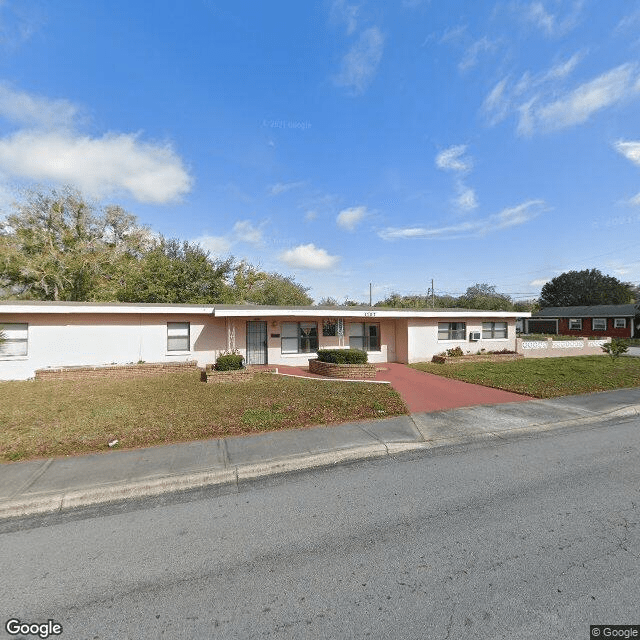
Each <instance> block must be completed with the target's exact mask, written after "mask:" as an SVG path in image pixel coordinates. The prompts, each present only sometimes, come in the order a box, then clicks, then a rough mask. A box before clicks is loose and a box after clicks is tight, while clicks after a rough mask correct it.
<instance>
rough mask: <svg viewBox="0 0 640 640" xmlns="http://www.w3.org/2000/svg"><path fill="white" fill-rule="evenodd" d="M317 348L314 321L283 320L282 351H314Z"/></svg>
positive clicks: (316, 333) (316, 329) (316, 326)
mask: <svg viewBox="0 0 640 640" xmlns="http://www.w3.org/2000/svg"><path fill="white" fill-rule="evenodd" d="M317 350H318V325H317V324H316V323H315V322H283V323H282V338H281V351H282V353H315V352H316V351H317Z"/></svg>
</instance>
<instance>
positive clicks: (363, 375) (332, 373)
mask: <svg viewBox="0 0 640 640" xmlns="http://www.w3.org/2000/svg"><path fill="white" fill-rule="evenodd" d="M309 371H310V372H311V373H316V374H318V375H321V376H326V377H328V378H342V379H347V380H373V379H375V377H376V365H375V364H374V363H372V362H368V363H366V364H334V363H333V362H320V360H317V359H315V360H309Z"/></svg>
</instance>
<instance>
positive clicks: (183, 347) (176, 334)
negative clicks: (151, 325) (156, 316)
mask: <svg viewBox="0 0 640 640" xmlns="http://www.w3.org/2000/svg"><path fill="white" fill-rule="evenodd" d="M190 334H191V327H190V323H189V322H167V351H189V349H190V345H191V339H190V338H191V336H190Z"/></svg>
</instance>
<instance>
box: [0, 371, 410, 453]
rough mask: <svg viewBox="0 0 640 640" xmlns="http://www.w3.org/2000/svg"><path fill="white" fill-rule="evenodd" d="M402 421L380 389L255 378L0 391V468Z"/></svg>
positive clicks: (29, 385)
mask: <svg viewBox="0 0 640 640" xmlns="http://www.w3.org/2000/svg"><path fill="white" fill-rule="evenodd" d="M404 413H407V408H406V406H405V405H404V402H403V401H402V399H401V398H400V396H399V395H398V394H397V393H396V392H395V391H394V390H393V389H392V388H391V387H390V385H383V384H365V383H363V384H360V383H355V382H354V383H351V382H350V383H341V382H329V381H324V380H311V379H310V380H303V379H298V378H286V377H282V376H275V375H270V374H258V375H256V376H255V378H254V379H253V380H250V381H247V382H241V383H237V384H203V383H201V382H200V374H199V373H197V374H194V373H179V374H167V375H165V376H157V377H147V378H138V379H133V380H131V379H130V380H107V381H105V380H100V381H98V380H95V381H91V380H80V381H76V380H68V381H67V380H65V381H54V380H35V381H29V382H0V425H2V429H1V430H0V461H4V462H7V461H11V460H26V459H30V458H39V457H49V456H63V455H74V454H79V453H90V452H96V451H103V450H106V449H108V448H109V447H108V444H107V443H108V442H110V441H112V440H116V439H117V440H118V447H119V448H132V447H146V446H150V445H158V444H165V443H169V442H185V441H190V440H199V439H204V438H220V437H225V436H238V435H246V434H252V433H258V432H261V431H266V430H276V429H293V428H299V427H309V426H312V425H318V424H335V423H340V422H348V421H351V420H368V419H372V418H383V417H386V416H392V415H399V414H404Z"/></svg>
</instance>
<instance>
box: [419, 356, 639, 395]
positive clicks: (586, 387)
mask: <svg viewBox="0 0 640 640" xmlns="http://www.w3.org/2000/svg"><path fill="white" fill-rule="evenodd" d="M411 366H412V367H413V368H414V369H419V370H420V371H426V372H428V373H435V374H436V375H439V376H444V377H446V378H455V379H456V380H463V381H464V382H473V383H475V384H481V385H484V386H486V387H495V388H496V389H505V390H506V391H513V392H515V393H523V394H525V395H528V396H534V397H536V398H556V397H558V396H567V395H575V394H578V393H591V392H593V391H608V390H611V389H620V388H627V387H638V386H640V358H618V360H617V361H615V362H613V361H612V360H611V358H609V357H605V356H580V357H568V358H527V359H525V358H523V359H521V360H515V361H511V362H469V363H464V364H434V363H431V362H420V363H417V364H413V365H411Z"/></svg>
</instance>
